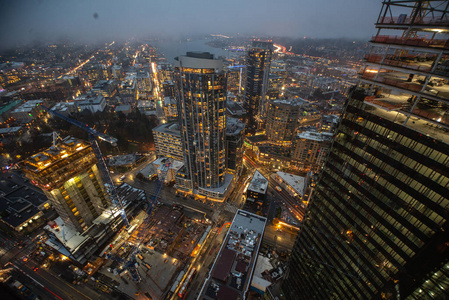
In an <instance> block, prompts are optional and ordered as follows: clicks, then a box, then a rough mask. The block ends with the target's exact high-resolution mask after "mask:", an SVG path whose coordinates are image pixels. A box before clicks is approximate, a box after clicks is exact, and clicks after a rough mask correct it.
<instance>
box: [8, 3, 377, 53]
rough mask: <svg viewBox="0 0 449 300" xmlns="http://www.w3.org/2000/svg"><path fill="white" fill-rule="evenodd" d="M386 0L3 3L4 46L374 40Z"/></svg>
mask: <svg viewBox="0 0 449 300" xmlns="http://www.w3.org/2000/svg"><path fill="white" fill-rule="evenodd" d="M380 8H381V1H380V0H307V1H305V0H277V1H273V0H271V1H267V0H208V1H206V0H190V1H188V0H165V1H160V0H128V1H119V0H76V1H75V0H40V1H39V0H16V1H1V4H0V20H1V21H0V22H1V24H0V45H1V47H2V48H6V47H15V46H17V45H19V44H25V43H28V42H32V41H55V40H59V39H66V38H67V39H72V40H79V41H83V42H95V41H108V40H119V39H129V38H133V37H134V38H151V37H186V36H192V35H198V34H210V33H220V34H227V35H232V36H235V35H237V34H240V35H254V36H262V37H269V36H288V37H293V38H296V37H303V36H307V37H313V38H351V39H364V40H367V39H368V38H369V37H370V36H371V35H372V34H373V33H374V31H375V30H374V25H373V24H374V22H375V21H376V19H377V16H378V14H379V11H380Z"/></svg>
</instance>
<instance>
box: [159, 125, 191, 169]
mask: <svg viewBox="0 0 449 300" xmlns="http://www.w3.org/2000/svg"><path fill="white" fill-rule="evenodd" d="M153 136H154V143H155V146H156V154H157V155H158V156H166V157H171V158H173V159H176V160H180V161H184V152H183V151H182V143H181V133H180V131H179V124H178V123H177V122H175V123H167V124H162V125H159V126H157V127H155V128H154V129H153Z"/></svg>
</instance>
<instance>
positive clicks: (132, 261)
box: [125, 159, 171, 282]
mask: <svg viewBox="0 0 449 300" xmlns="http://www.w3.org/2000/svg"><path fill="white" fill-rule="evenodd" d="M170 165H171V160H170V159H168V161H166V162H165V163H163V164H162V166H161V167H160V169H161V172H160V173H159V174H158V179H157V181H156V187H155V189H154V193H153V195H152V196H151V197H150V200H149V202H148V207H147V211H146V217H145V219H144V220H143V222H142V224H141V225H140V228H139V231H138V233H137V237H136V240H135V241H134V247H133V248H132V250H131V251H130V255H129V258H128V261H127V262H126V264H125V268H126V269H127V270H128V271H129V273H130V275H131V278H132V280H133V281H135V282H140V281H141V280H142V278H141V277H140V274H139V272H138V271H137V267H138V264H137V258H136V256H137V254H138V253H139V252H140V245H141V244H142V242H143V240H144V238H145V232H146V231H147V229H148V226H149V224H150V219H151V213H152V212H153V208H154V205H155V204H157V202H158V201H157V198H158V197H159V194H160V192H161V190H162V185H163V184H164V181H165V178H166V176H167V172H168V170H169V168H170Z"/></svg>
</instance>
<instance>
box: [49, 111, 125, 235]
mask: <svg viewBox="0 0 449 300" xmlns="http://www.w3.org/2000/svg"><path fill="white" fill-rule="evenodd" d="M41 107H42V108H43V109H44V110H45V111H47V112H48V113H50V114H51V115H53V116H55V117H58V118H60V119H62V120H64V121H66V122H68V123H70V124H72V125H75V126H77V127H79V128H81V129H82V130H84V131H86V132H87V133H88V134H89V141H90V142H91V144H92V149H93V150H94V153H95V157H96V158H97V161H98V166H99V169H100V172H101V174H102V177H103V180H104V181H105V183H106V184H107V186H106V187H107V190H108V192H109V195H110V196H111V199H112V202H113V203H114V204H115V205H117V206H118V207H119V210H120V214H121V216H122V219H123V222H124V223H125V225H126V227H128V226H129V222H128V218H127V216H126V213H125V208H124V206H123V203H122V200H121V199H120V197H119V196H118V194H117V191H116V190H115V185H114V183H113V182H112V178H111V175H110V174H109V170H108V167H107V166H106V162H105V161H104V158H103V154H102V153H101V150H100V147H99V146H98V142H97V139H96V138H99V139H100V140H103V141H105V142H108V143H109V144H111V145H112V146H117V139H116V138H113V137H111V136H109V135H107V134H104V133H101V132H98V131H96V130H95V129H93V128H91V127H89V125H87V124H84V123H82V122H80V121H77V120H74V119H71V118H69V117H67V116H65V115H63V114H61V113H59V112H57V111H54V110H52V109H50V108H48V107H45V106H43V105H42V106H41Z"/></svg>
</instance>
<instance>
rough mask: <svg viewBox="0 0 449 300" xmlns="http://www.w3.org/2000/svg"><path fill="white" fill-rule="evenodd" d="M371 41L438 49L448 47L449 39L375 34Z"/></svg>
mask: <svg viewBox="0 0 449 300" xmlns="http://www.w3.org/2000/svg"><path fill="white" fill-rule="evenodd" d="M371 42H372V43H382V44H395V45H404V46H411V47H430V48H438V49H449V40H447V39H441V40H439V39H431V40H429V39H425V38H421V37H418V38H403V37H400V36H391V35H377V36H373V38H372V39H371Z"/></svg>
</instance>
